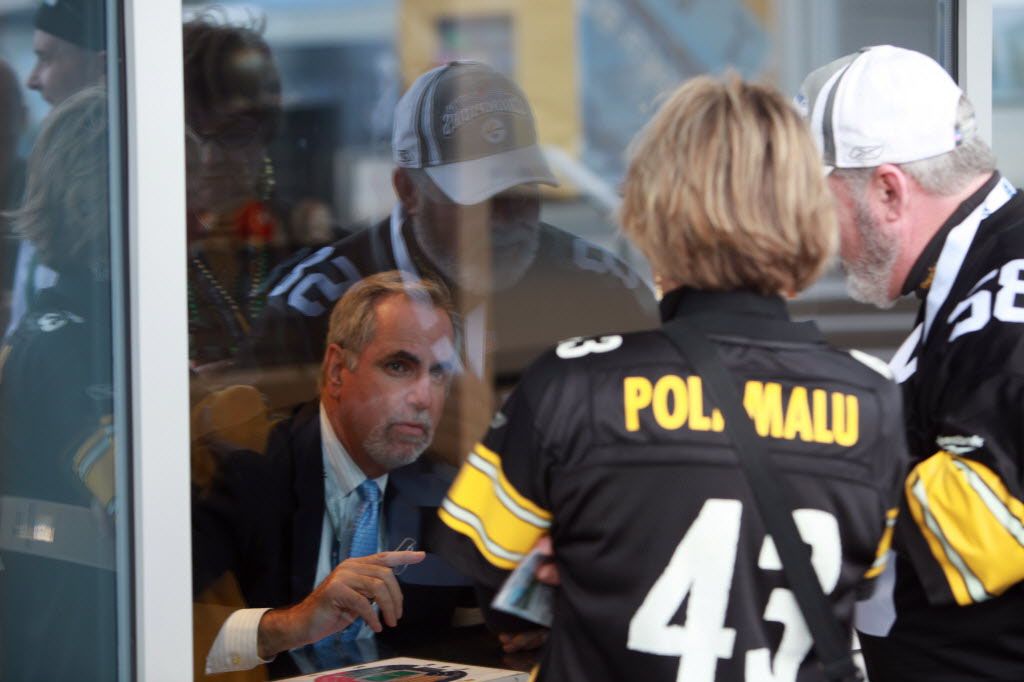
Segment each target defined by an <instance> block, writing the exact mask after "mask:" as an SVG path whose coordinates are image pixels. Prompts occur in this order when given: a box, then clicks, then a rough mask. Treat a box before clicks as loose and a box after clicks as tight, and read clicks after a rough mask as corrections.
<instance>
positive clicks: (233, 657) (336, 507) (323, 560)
mask: <svg viewBox="0 0 1024 682" xmlns="http://www.w3.org/2000/svg"><path fill="white" fill-rule="evenodd" d="M320 443H321V449H322V452H323V459H324V470H325V471H327V469H328V468H330V473H331V474H333V475H327V476H325V477H324V503H325V509H324V518H323V524H322V527H321V528H322V530H321V533H320V552H319V555H318V558H317V564H316V577H315V578H314V580H313V584H312V585H310V591H312V590H313V588H315V587H316V586H317V585H319V584H320V583H321V582H323V580H324V579H325V578H326V577H327V576H328V575H330V573H331V571H332V570H333V569H334V567H333V566H331V546H332V545H333V543H334V538H335V537H337V539H338V546H339V547H341V548H343V550H344V551H346V552H347V551H348V548H349V546H351V544H352V536H353V534H354V533H355V523H356V519H357V518H358V517H359V510H360V507H361V505H362V499H361V498H360V497H359V493H358V492H357V490H356V489H357V488H358V487H359V485H360V484H361V483H362V482H363V481H365V480H366V474H364V473H363V471H362V469H360V468H359V466H358V465H356V463H355V462H353V461H352V457H351V456H350V455H349V454H348V452H347V451H346V450H345V447H344V446H343V445H342V444H341V441H340V440H338V436H337V435H336V434H335V433H334V429H333V428H332V427H331V423H330V421H329V420H328V419H327V411H326V410H325V409H324V406H323V405H322V404H321V405H320ZM374 481H375V482H376V483H377V485H378V486H379V487H380V490H381V494H382V497H383V493H384V491H385V490H386V488H387V483H388V475H387V474H384V475H383V476H381V477H379V478H376V479H374ZM382 509H383V505H382ZM332 512H333V513H332ZM332 515H333V516H334V517H335V518H336V519H337V520H338V522H339V523H338V524H337V527H336V526H335V523H334V522H333V521H332V520H331V517H332ZM379 526H380V529H381V539H378V541H377V548H378V550H379V549H380V547H381V546H382V539H383V532H384V522H383V515H382V518H381V523H380V524H379ZM269 610H270V609H269V608H259V609H239V610H238V611H235V612H234V613H232V614H231V615H230V616H229V617H228V619H227V620H226V621H225V622H224V625H222V626H221V629H220V631H219V632H218V633H217V638H216V639H215V640H214V642H213V646H212V647H210V653H209V654H207V656H206V673H207V674H210V675H212V674H214V673H224V672H232V671H235V670H248V669H249V668H254V667H256V666H257V665H259V664H260V663H269V662H270V661H272V660H274V659H272V658H270V659H262V658H260V657H259V654H258V643H257V635H258V632H259V624H260V619H261V618H262V617H263V614H264V613H266V612H267V611H269ZM372 635H373V630H371V629H370V627H369V626H368V625H366V624H365V623H364V624H363V628H362V630H360V632H359V635H358V638H359V639H363V638H368V637H371V636H372ZM296 662H297V663H299V667H300V668H303V667H305V666H303V665H302V664H303V661H302V660H299V659H298V657H297V660H296Z"/></svg>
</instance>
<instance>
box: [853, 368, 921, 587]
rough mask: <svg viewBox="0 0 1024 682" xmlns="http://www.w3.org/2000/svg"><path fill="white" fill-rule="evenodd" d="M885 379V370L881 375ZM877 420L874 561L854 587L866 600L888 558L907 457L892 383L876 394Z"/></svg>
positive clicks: (890, 558)
mask: <svg viewBox="0 0 1024 682" xmlns="http://www.w3.org/2000/svg"><path fill="white" fill-rule="evenodd" d="M885 374H886V376H890V375H889V374H888V370H886V372H885ZM879 399H880V411H881V420H880V428H879V432H878V435H877V437H876V439H875V441H874V442H873V443H872V445H871V451H872V453H873V455H874V457H873V462H874V473H873V478H874V480H875V481H876V482H877V494H878V498H879V499H878V501H879V504H880V506H881V509H880V511H881V512H882V513H881V514H879V516H878V524H879V526H878V531H879V535H878V544H877V545H876V547H875V555H874V560H873V561H872V563H871V565H870V566H869V567H868V569H867V571H865V572H864V575H863V581H862V582H861V585H860V586H859V587H858V597H859V598H861V599H864V598H867V597H868V596H870V595H871V593H872V592H874V589H875V582H876V578H878V577H879V576H880V575H882V573H883V572H884V571H885V569H886V566H887V565H888V563H889V562H890V561H893V560H894V557H893V556H892V552H891V550H892V548H893V542H894V539H895V532H896V526H897V520H898V519H899V518H900V500H901V498H902V494H903V482H904V481H905V480H906V474H907V465H908V461H909V455H908V452H907V441H906V437H905V430H904V422H903V406H902V397H901V392H900V389H899V387H898V386H897V385H896V384H894V383H889V384H887V385H886V387H885V390H884V391H880V392H879Z"/></svg>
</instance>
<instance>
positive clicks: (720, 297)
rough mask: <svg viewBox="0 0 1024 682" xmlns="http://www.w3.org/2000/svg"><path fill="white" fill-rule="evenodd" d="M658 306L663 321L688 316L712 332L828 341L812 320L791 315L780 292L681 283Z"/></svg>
mask: <svg viewBox="0 0 1024 682" xmlns="http://www.w3.org/2000/svg"><path fill="white" fill-rule="evenodd" d="M659 307H660V309H661V319H662V322H668V321H669V320H672V319H675V318H677V317H686V318H688V319H690V320H692V321H693V322H694V323H695V324H697V326H699V327H700V328H701V329H703V330H704V331H706V332H708V333H710V334H715V335H722V336H735V337H740V338H746V339H756V340H764V341H789V342H795V343H824V342H825V337H824V336H823V335H822V333H821V331H820V330H819V329H818V326H817V325H816V324H814V323H813V322H793V321H791V320H790V319H789V311H788V310H787V308H786V303H785V301H783V300H782V297H781V296H766V295H763V294H757V293H754V292H750V291H699V290H697V289H690V288H687V287H682V288H679V289H676V290H674V291H670V292H669V293H667V294H665V296H664V297H663V298H662V299H661V302H660V303H659Z"/></svg>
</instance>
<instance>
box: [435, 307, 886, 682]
mask: <svg viewBox="0 0 1024 682" xmlns="http://www.w3.org/2000/svg"><path fill="white" fill-rule="evenodd" d="M662 308H663V313H664V314H665V316H666V317H674V316H676V315H686V316H687V317H688V319H692V320H693V322H694V323H695V324H696V325H697V326H699V327H701V328H702V329H704V330H705V331H706V332H707V333H708V335H709V336H710V338H711V339H712V341H713V342H715V344H716V345H717V347H718V349H719V351H720V354H721V356H722V359H723V362H724V364H725V365H726V367H727V368H728V369H729V370H730V372H731V374H732V375H733V376H734V377H735V379H736V381H737V383H738V389H739V391H740V394H741V395H742V397H743V401H744V405H745V407H746V409H747V411H748V412H749V414H750V416H751V419H752V420H753V423H754V426H755V430H756V432H757V433H758V434H759V435H760V436H761V437H762V438H763V444H764V446H765V448H766V451H767V452H769V453H770V454H771V456H772V457H773V459H774V461H775V463H776V465H777V467H778V469H779V470H780V472H781V474H782V477H783V480H784V483H785V485H786V487H787V491H786V494H787V497H788V498H789V500H790V502H791V504H792V506H793V509H794V510H795V511H794V519H795V521H796V525H797V527H798V529H799V530H800V533H801V535H802V536H803V538H804V539H805V541H806V542H807V543H808V545H809V546H810V547H811V550H812V555H813V559H812V561H813V565H814V567H815V569H816V572H817V573H818V576H819V577H820V579H821V582H822V586H823V588H824V590H825V592H826V593H827V594H828V595H829V598H830V600H831V602H832V604H833V608H834V611H835V613H836V615H837V616H838V617H839V618H840V619H841V620H842V622H844V623H846V624H849V623H850V619H851V613H852V609H853V604H854V601H855V599H856V598H857V597H858V596H859V595H862V594H864V593H865V591H866V589H867V588H868V587H869V585H870V583H871V578H873V577H874V576H876V575H877V574H878V573H880V572H881V570H882V567H883V564H882V560H881V557H882V556H883V555H884V554H885V550H886V549H887V547H888V544H889V542H890V541H891V537H892V526H893V523H894V521H895V515H896V510H895V507H896V506H897V501H898V498H899V490H900V484H901V481H902V477H903V473H904V472H905V464H906V462H905V445H904V438H903V425H902V420H901V410H900V397H899V390H898V388H897V386H896V385H895V384H894V383H892V381H891V380H889V379H888V378H887V377H886V376H884V375H883V373H882V372H884V365H882V366H881V367H876V368H872V367H869V366H866V364H865V362H867V363H868V364H875V365H876V366H877V365H881V363H878V362H877V361H875V362H874V363H871V361H870V360H869V359H867V358H861V359H858V358H857V357H854V356H853V355H851V354H849V353H846V352H840V351H838V350H835V349H833V348H831V347H830V346H828V345H827V344H826V343H825V342H824V340H823V338H822V337H821V335H820V333H819V332H818V330H817V328H816V327H815V326H814V325H813V324H811V323H793V322H791V321H789V319H788V317H787V314H786V311H785V304H784V303H783V302H782V300H781V299H778V298H775V297H762V296H757V295H754V294H747V293H706V292H695V291H680V292H673V294H670V295H669V296H668V297H666V299H665V300H664V301H663V303H662ZM726 429H727V424H726V423H725V420H724V418H723V416H722V414H721V413H720V412H719V410H718V409H717V407H716V406H715V404H714V402H713V401H712V400H711V399H710V397H709V395H708V394H707V393H706V391H705V389H704V386H703V383H702V379H701V377H700V376H698V375H696V374H695V373H694V372H693V371H692V370H691V369H690V368H689V366H688V365H687V363H686V361H685V360H683V359H682V358H681V357H680V355H679V354H678V352H677V351H676V350H675V347H674V346H673V345H672V344H671V343H670V341H669V340H668V338H667V337H665V336H664V335H663V334H662V333H661V332H659V331H649V332H638V333H633V334H626V335H622V336H618V335H616V336H603V337H591V338H582V339H574V340H570V341H566V342H564V343H562V344H560V345H559V346H557V348H555V349H554V350H553V351H551V352H549V353H548V354H546V355H545V356H543V357H542V358H541V359H539V360H538V361H537V362H536V363H535V364H534V365H533V366H532V367H531V368H530V369H529V370H528V371H527V373H526V374H525V376H524V377H523V380H522V382H521V383H520V385H519V386H518V387H517V388H516V390H515V392H514V393H513V394H512V396H511V397H510V398H509V400H508V401H507V402H506V404H505V405H504V406H503V407H502V409H501V411H500V412H499V413H498V414H497V415H496V416H495V419H494V422H493V423H492V426H491V429H490V431H489V432H488V434H487V436H486V437H485V438H484V440H483V442H481V443H480V444H479V445H477V446H476V448H475V450H474V451H473V452H472V453H471V454H470V455H469V457H468V459H467V461H466V463H465V465H464V466H463V467H462V469H461V471H460V473H459V476H458V478H457V479H456V481H455V483H454V484H453V486H452V488H451V490H450V491H449V493H448V497H447V499H446V500H445V502H444V504H443V506H442V509H441V510H440V512H439V513H440V515H441V517H442V519H443V521H444V522H445V524H446V526H447V529H448V531H447V535H446V536H445V538H444V540H445V545H446V547H445V549H446V551H447V554H448V556H449V557H450V559H451V560H452V562H453V563H455V564H456V565H457V566H458V567H460V568H461V569H462V570H464V571H466V572H467V573H469V574H471V575H473V576H474V577H475V578H476V579H477V580H478V581H480V582H481V583H482V584H484V585H486V586H489V587H491V588H495V587H497V586H499V585H500V584H501V582H502V581H503V580H504V578H505V577H506V576H507V574H508V572H509V570H510V569H512V568H513V567H515V566H516V565H517V563H518V562H519V561H520V560H521V559H522V558H523V556H524V554H525V553H526V552H528V551H529V550H530V548H531V547H532V546H533V545H534V543H535V542H536V541H537V540H538V539H539V538H540V537H541V536H543V535H545V534H550V536H551V538H552V541H553V544H554V550H555V556H556V561H557V564H558V567H559V569H560V573H561V579H562V585H561V588H560V589H559V590H558V592H557V597H556V603H555V621H554V624H553V626H552V632H551V635H550V638H549V640H548V644H547V648H546V650H545V653H544V655H543V658H542V660H541V663H540V667H539V671H538V677H537V679H539V680H548V681H550V680H559V681H572V680H588V681H601V680H609V681H610V680H652V681H657V680H666V681H667V680H687V681H690V682H713V681H716V680H718V681H721V680H734V681H741V680H767V679H772V680H777V681H781V680H801V681H806V680H820V679H823V678H822V676H821V673H820V668H819V667H818V666H816V659H815V657H814V655H813V653H812V639H811V636H810V634H809V633H808V630H807V627H806V625H805V624H804V621H803V618H802V616H801V614H800V610H799V608H798V606H797V604H796V601H795V599H794V596H793V594H792V592H791V591H790V590H789V589H788V588H787V583H786V579H785V577H784V576H783V573H782V570H781V569H782V566H781V563H780V560H779V557H778V554H777V552H776V550H775V547H774V545H773V543H772V541H771V538H770V537H768V536H767V535H766V533H765V529H764V526H763V523H762V521H761V518H760V515H759V513H758V510H757V506H756V504H755V502H754V499H753V497H752V494H751V492H750V490H749V487H748V484H747V482H746V479H745V477H744V474H743V472H742V471H741V470H740V468H739V465H738V462H737V460H736V455H735V453H734V451H733V448H732V446H731V442H730V440H729V438H728V436H727V434H726V433H725V431H726Z"/></svg>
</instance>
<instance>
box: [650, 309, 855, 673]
mask: <svg viewBox="0 0 1024 682" xmlns="http://www.w3.org/2000/svg"><path fill="white" fill-rule="evenodd" d="M662 331H663V332H664V333H665V334H666V335H667V336H668V338H669V339H670V340H671V341H672V343H673V345H675V346H676V348H677V349H678V350H679V352H680V354H681V355H682V356H683V357H684V358H686V359H688V360H689V361H690V363H691V364H692V365H693V368H694V370H696V372H697V374H698V375H700V377H701V378H702V379H703V381H704V385H705V386H706V387H707V390H708V391H709V392H710V393H711V395H712V396H713V397H714V399H715V402H716V403H717V404H718V406H719V408H720V409H721V411H722V415H723V416H724V417H725V424H726V427H727V429H726V433H727V434H728V435H729V437H730V438H731V439H732V441H733V445H734V447H735V450H736V457H737V459H738V460H739V463H740V469H741V470H742V471H743V473H744V475H745V476H746V478H747V483H748V484H749V485H750V489H751V491H752V492H753V495H754V500H755V501H756V503H757V507H758V509H759V510H760V512H761V518H762V520H763V521H764V525H765V527H766V528H767V530H768V532H769V533H770V534H771V536H772V540H773V541H774V542H775V547H776V549H777V551H778V553H779V558H780V559H781V561H782V568H783V572H784V574H785V576H786V579H787V580H788V581H789V588H790V590H791V591H792V592H793V594H794V595H795V597H796V601H797V604H799V606H800V611H801V612H802V613H803V616H804V621H805V622H806V623H807V629H808V630H810V632H811V636H812V637H813V638H814V647H815V649H816V650H817V653H818V658H819V660H820V661H821V665H822V668H823V669H824V672H825V677H826V678H827V679H828V680H830V682H850V681H860V680H863V677H862V676H861V674H860V671H859V670H858V668H857V667H856V666H855V665H854V663H853V658H852V656H851V654H850V635H849V634H848V633H847V634H845V635H844V632H846V629H845V628H844V627H842V626H841V625H840V623H839V620H838V619H837V618H836V616H835V614H834V613H833V612H832V608H831V606H830V604H829V601H828V599H827V597H826V596H825V593H824V592H823V591H822V589H821V582H820V581H819V580H818V576H817V574H816V573H815V572H814V567H813V566H812V565H811V552H810V547H809V546H808V545H807V544H806V543H805V542H804V541H803V539H801V537H800V534H799V532H798V531H797V528H796V523H795V522H794V521H793V510H792V508H791V506H790V505H789V504H788V503H787V502H786V501H785V499H784V498H783V494H782V490H783V481H782V478H781V476H780V475H779V473H778V471H776V469H775V466H774V464H773V463H772V461H771V458H770V457H769V455H768V453H767V451H766V450H765V449H764V448H763V447H762V445H761V442H760V439H759V438H758V436H757V435H756V434H755V433H754V426H753V423H752V422H751V420H750V417H749V415H748V414H747V411H746V410H745V409H744V407H743V403H742V402H741V400H740V395H739V392H738V391H737V390H736V384H735V383H734V380H733V379H732V378H731V377H730V376H729V374H728V372H727V371H726V369H725V367H724V366H723V365H722V361H721V358H720V357H719V355H718V352H717V351H716V349H715V347H714V345H713V344H712V343H711V341H710V340H708V338H707V337H706V336H705V335H704V333H703V332H702V331H701V330H700V329H698V328H697V327H696V326H694V325H693V324H692V323H691V322H689V321H687V320H683V319H675V320H672V321H671V322H668V323H666V324H665V325H664V326H663V327H662Z"/></svg>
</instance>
